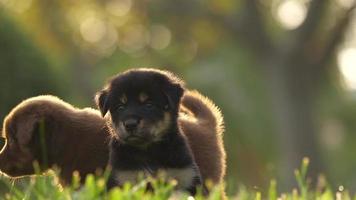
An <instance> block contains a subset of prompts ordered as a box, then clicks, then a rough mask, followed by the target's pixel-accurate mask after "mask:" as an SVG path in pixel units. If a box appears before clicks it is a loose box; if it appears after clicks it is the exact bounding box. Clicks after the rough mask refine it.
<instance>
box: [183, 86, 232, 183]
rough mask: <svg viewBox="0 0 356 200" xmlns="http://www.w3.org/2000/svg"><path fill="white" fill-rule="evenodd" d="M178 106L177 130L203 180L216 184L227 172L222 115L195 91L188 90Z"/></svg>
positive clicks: (209, 101) (213, 105) (210, 102)
mask: <svg viewBox="0 0 356 200" xmlns="http://www.w3.org/2000/svg"><path fill="white" fill-rule="evenodd" d="M181 103H182V105H181V112H180V116H179V123H180V124H181V126H180V127H181V129H182V130H183V132H184V133H185V136H186V137H187V139H188V143H189V146H190V147H191V149H192V151H193V154H194V157H195V161H196V162H197V165H198V167H199V168H200V173H201V175H202V178H203V179H204V180H210V181H212V182H213V183H214V184H219V183H221V182H222V181H223V178H224V176H225V171H226V153H225V148H224V144H223V139H222V136H223V132H224V121H223V117H222V114H221V112H220V110H219V108H218V107H217V106H215V104H214V103H213V102H212V101H211V100H210V99H208V98H207V97H205V96H203V95H201V94H200V93H199V92H198V91H188V90H187V91H186V92H185V94H184V96H183V98H182V102H181Z"/></svg>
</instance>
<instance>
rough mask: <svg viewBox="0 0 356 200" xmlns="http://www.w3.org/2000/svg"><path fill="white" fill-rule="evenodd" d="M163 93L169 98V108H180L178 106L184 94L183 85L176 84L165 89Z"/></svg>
mask: <svg viewBox="0 0 356 200" xmlns="http://www.w3.org/2000/svg"><path fill="white" fill-rule="evenodd" d="M163 93H164V94H165V95H166V97H167V100H168V104H169V107H170V108H174V109H175V108H178V104H179V102H180V99H181V98H182V96H183V93H184V89H183V87H182V85H181V84H176V83H175V84H170V85H169V86H167V87H165V88H164V89H163ZM167 109H168V108H167Z"/></svg>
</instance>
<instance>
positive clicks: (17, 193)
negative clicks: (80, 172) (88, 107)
mask: <svg viewBox="0 0 356 200" xmlns="http://www.w3.org/2000/svg"><path fill="white" fill-rule="evenodd" d="M308 163H309V161H308V159H304V160H303V163H302V166H301V168H300V169H299V170H296V172H295V175H296V180H297V182H298V189H294V190H293V191H291V192H290V193H285V194H278V192H277V186H276V181H274V180H272V181H271V184H270V187H269V189H268V193H266V194H262V193H261V192H259V191H249V190H247V189H245V187H243V186H241V187H240V188H239V192H238V193H237V194H236V196H234V197H229V199H239V200H250V199H251V200H261V199H269V200H307V199H316V200H333V199H336V200H349V199H354V200H356V196H355V197H353V198H351V196H350V194H349V192H348V191H347V190H344V189H343V188H339V191H337V192H333V191H332V190H331V189H330V188H328V187H327V186H326V184H324V185H323V186H318V187H316V189H315V190H309V185H308V182H307V179H306V174H307V168H308ZM73 177H74V180H73V183H72V185H70V186H66V187H61V186H60V185H59V184H58V179H57V177H56V175H55V174H54V173H53V174H49V175H46V176H34V177H29V178H27V179H21V180H11V179H9V178H7V177H4V176H1V177H0V199H1V200H2V199H9V200H10V199H11V200H22V199H23V200H32V199H36V200H37V199H38V200H47V199H48V200H49V199H50V200H70V199H78V200H92V199H93V200H94V199H105V200H119V199H120V200H121V199H123V200H126V199H127V200H131V199H132V200H141V199H152V200H164V199H189V200H191V199H193V197H189V196H188V195H187V194H184V193H178V192H174V190H173V188H174V184H175V183H174V182H170V183H164V182H163V181H159V180H155V181H153V186H154V188H155V189H154V191H153V192H145V185H146V182H147V180H143V181H141V182H140V183H139V184H137V185H134V186H131V185H129V184H127V185H125V186H124V187H123V188H114V189H112V190H110V191H106V190H105V180H106V179H105V177H106V176H105V175H103V176H100V177H95V176H94V175H89V176H87V177H86V179H85V184H84V185H83V186H80V184H79V182H80V181H79V179H80V178H79V177H78V176H77V175H75V174H74V176H73ZM195 199H197V200H200V199H201V200H202V199H210V200H218V199H221V196H220V191H219V189H218V188H213V189H212V192H211V194H210V196H209V197H203V196H202V195H197V196H196V197H195Z"/></svg>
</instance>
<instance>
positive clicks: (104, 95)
mask: <svg viewBox="0 0 356 200" xmlns="http://www.w3.org/2000/svg"><path fill="white" fill-rule="evenodd" d="M95 103H96V105H97V106H98V108H99V110H100V112H101V115H102V116H103V117H104V116H105V115H106V113H107V112H108V110H109V92H108V91H107V90H106V89H105V90H102V91H100V92H97V93H96V95H95Z"/></svg>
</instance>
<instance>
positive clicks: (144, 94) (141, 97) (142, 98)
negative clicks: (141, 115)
mask: <svg viewBox="0 0 356 200" xmlns="http://www.w3.org/2000/svg"><path fill="white" fill-rule="evenodd" d="M138 98H139V100H140V102H141V103H143V102H145V101H146V100H147V99H148V95H147V94H146V93H144V92H141V93H140V95H139V96H138Z"/></svg>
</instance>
